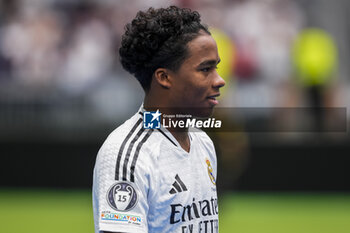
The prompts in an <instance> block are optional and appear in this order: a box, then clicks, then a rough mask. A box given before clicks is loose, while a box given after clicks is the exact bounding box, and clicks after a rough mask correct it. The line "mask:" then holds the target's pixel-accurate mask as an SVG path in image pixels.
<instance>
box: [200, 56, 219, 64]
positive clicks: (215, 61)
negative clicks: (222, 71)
mask: <svg viewBox="0 0 350 233" xmlns="http://www.w3.org/2000/svg"><path fill="white" fill-rule="evenodd" d="M220 62H221V59H220V58H219V60H218V61H217V60H207V61H204V62H202V63H200V64H199V65H198V66H207V65H209V66H212V65H217V64H219V63H220Z"/></svg>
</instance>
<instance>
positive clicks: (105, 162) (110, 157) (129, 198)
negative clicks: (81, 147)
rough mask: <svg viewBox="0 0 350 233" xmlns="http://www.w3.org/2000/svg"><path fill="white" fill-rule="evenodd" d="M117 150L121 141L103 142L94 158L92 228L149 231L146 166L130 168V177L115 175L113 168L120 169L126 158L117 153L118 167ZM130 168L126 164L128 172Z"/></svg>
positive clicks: (116, 230)
mask: <svg viewBox="0 0 350 233" xmlns="http://www.w3.org/2000/svg"><path fill="white" fill-rule="evenodd" d="M119 150H120V145H112V146H111V145H108V143H107V144H106V143H105V144H104V145H103V146H102V148H101V149H100V151H99V153H98V156H97V159H96V164H95V168H94V176H93V208H94V221H95V232H96V233H98V232H99V231H111V232H126V233H129V232H132V233H145V232H148V227H147V226H148V223H147V214H148V210H149V205H148V201H147V193H148V190H149V175H148V173H147V168H146V167H144V166H138V169H137V170H136V171H134V172H133V176H134V177H133V178H132V180H131V179H129V178H128V179H124V177H121V176H120V177H118V179H117V178H116V169H118V168H119V169H120V170H118V171H123V168H122V165H123V162H125V156H124V157H120V161H121V162H119V164H120V167H118V168H117V164H118V163H117V160H118V152H119ZM141 153H142V152H140V156H141ZM128 164H131V162H130V163H128ZM130 172H131V171H130V168H128V170H127V174H128V175H129V174H131V173H130ZM128 177H130V176H128Z"/></svg>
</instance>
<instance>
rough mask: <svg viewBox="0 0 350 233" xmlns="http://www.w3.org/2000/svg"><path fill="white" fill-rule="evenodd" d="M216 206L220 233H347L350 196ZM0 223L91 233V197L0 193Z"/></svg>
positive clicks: (227, 201)
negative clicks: (218, 212) (218, 211)
mask: <svg viewBox="0 0 350 233" xmlns="http://www.w3.org/2000/svg"><path fill="white" fill-rule="evenodd" d="M219 208H220V233H265V232H266V233H316V232H317V233H343V232H344V233H345V232H346V233H348V232H350V195H341V194H318V195H317V194H279V193H276V194H271V193H269V194H261V193H255V194H251V193H239V194H226V195H224V196H221V197H220V206H219ZM160 214H161V213H160ZM0 219H1V220H0V222H1V226H0V229H1V232H6V233H22V232H28V233H32V232H33V233H48V232H49V233H93V216H92V207H91V193H90V192H89V191H31V190H29V191H28V190H27V191H24V190H16V191H13V190H10V191H9V190H0Z"/></svg>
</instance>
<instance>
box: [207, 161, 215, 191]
mask: <svg viewBox="0 0 350 233" xmlns="http://www.w3.org/2000/svg"><path fill="white" fill-rule="evenodd" d="M205 163H206V164H207V165H208V175H209V178H210V181H211V182H212V183H213V184H214V185H216V180H215V177H214V174H213V168H212V166H211V164H210V161H209V159H206V160H205Z"/></svg>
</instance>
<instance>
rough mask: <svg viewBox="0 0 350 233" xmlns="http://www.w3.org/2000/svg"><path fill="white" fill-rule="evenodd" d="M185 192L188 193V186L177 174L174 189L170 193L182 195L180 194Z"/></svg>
mask: <svg viewBox="0 0 350 233" xmlns="http://www.w3.org/2000/svg"><path fill="white" fill-rule="evenodd" d="M185 191H187V188H186V185H185V184H184V182H182V180H181V179H180V177H179V175H178V174H176V176H175V182H174V183H173V188H172V189H170V191H169V193H170V194H175V193H180V192H185Z"/></svg>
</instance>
